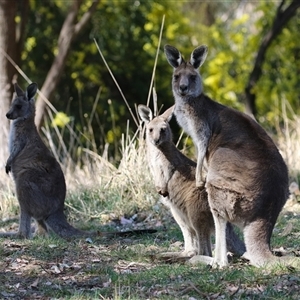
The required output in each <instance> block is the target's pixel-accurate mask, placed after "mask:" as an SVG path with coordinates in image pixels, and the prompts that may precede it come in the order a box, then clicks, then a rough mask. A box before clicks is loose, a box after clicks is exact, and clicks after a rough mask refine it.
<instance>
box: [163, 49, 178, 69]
mask: <svg viewBox="0 0 300 300" xmlns="http://www.w3.org/2000/svg"><path fill="white" fill-rule="evenodd" d="M164 48H165V54H166V57H167V60H168V62H169V64H170V65H171V66H172V67H173V68H178V67H179V66H180V65H181V63H182V61H183V59H182V55H181V53H180V52H179V51H178V50H177V49H176V48H175V47H173V46H170V45H165V47H164Z"/></svg>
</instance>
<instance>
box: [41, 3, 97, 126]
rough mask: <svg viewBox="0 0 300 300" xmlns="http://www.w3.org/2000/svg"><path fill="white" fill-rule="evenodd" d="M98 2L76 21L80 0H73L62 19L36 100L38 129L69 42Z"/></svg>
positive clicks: (82, 26)
mask: <svg viewBox="0 0 300 300" xmlns="http://www.w3.org/2000/svg"><path fill="white" fill-rule="evenodd" d="M99 2H100V0H94V1H93V2H92V4H91V6H90V7H89V9H88V10H87V11H86V12H85V13H84V15H83V16H82V17H81V19H80V21H78V22H77V19H78V14H79V9H80V6H81V4H82V0H73V3H72V5H71V7H70V10H69V13H68V15H67V17H66V19H65V21H64V24H63V26H62V29H61V31H60V34H59V38H58V53H57V55H56V57H55V58H54V61H53V64H52V66H51V68H50V70H49V72H48V74H47V77H46V79H45V82H44V84H43V86H42V88H41V94H42V95H39V96H38V98H37V101H36V116H35V124H36V126H37V128H38V130H39V129H40V128H41V126H42V123H43V117H44V112H45V108H46V101H45V99H48V100H49V101H51V97H52V95H53V93H54V92H55V89H56V87H57V85H58V83H59V81H60V78H61V75H62V73H63V70H64V67H65V64H66V61H67V58H68V54H69V51H70V48H71V43H72V41H73V40H74V39H75V38H76V36H77V35H78V34H79V33H80V32H81V31H82V30H83V28H84V27H85V26H86V24H87V23H88V21H89V20H90V18H91V16H92V15H93V13H94V12H95V10H96V8H97V5H98V4H99Z"/></svg>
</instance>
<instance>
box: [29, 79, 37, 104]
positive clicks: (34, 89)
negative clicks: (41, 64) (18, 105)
mask: <svg viewBox="0 0 300 300" xmlns="http://www.w3.org/2000/svg"><path fill="white" fill-rule="evenodd" d="M37 89H38V86H37V84H36V83H35V82H33V83H31V84H29V86H28V87H27V89H26V96H27V98H28V100H30V99H32V98H33V97H34V96H35V94H36V92H37Z"/></svg>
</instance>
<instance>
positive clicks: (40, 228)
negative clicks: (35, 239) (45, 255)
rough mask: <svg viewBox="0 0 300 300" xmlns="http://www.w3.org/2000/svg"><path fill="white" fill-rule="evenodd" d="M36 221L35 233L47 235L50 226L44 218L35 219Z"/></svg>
mask: <svg viewBox="0 0 300 300" xmlns="http://www.w3.org/2000/svg"><path fill="white" fill-rule="evenodd" d="M35 221H36V226H37V228H36V230H35V235H39V236H45V235H47V234H48V228H47V225H46V223H45V221H44V220H35Z"/></svg>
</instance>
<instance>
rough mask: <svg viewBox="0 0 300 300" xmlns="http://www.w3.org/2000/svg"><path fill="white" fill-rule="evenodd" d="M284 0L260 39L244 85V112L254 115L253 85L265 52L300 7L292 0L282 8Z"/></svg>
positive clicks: (257, 76) (259, 73)
mask: <svg viewBox="0 0 300 300" xmlns="http://www.w3.org/2000/svg"><path fill="white" fill-rule="evenodd" d="M284 4H285V0H282V1H281V3H280V4H279V6H278V8H277V12H276V15H275V18H274V21H273V24H272V27H271V29H270V30H269V31H268V32H267V33H266V34H265V36H264V37H263V39H262V42H261V45H260V47H259V49H258V52H257V56H256V59H255V62H254V67H253V70H252V72H251V74H250V76H249V80H248V83H247V85H246V87H245V96H246V112H247V113H248V114H249V115H253V116H254V117H255V116H256V114H257V109H256V95H255V93H254V92H253V87H254V86H255V85H256V83H257V82H258V80H259V78H260V77H261V75H262V65H263V62H264V60H265V56H266V52H267V50H268V48H269V46H270V45H271V43H272V42H273V40H274V39H275V38H276V37H277V36H278V35H279V34H280V32H281V30H282V29H283V28H284V26H285V25H286V24H287V22H288V21H289V20H290V19H291V18H292V17H293V16H294V15H295V14H296V11H297V9H298V8H299V7H300V1H299V0H293V1H292V2H291V3H290V5H289V6H288V7H287V8H286V9H283V6H284Z"/></svg>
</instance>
